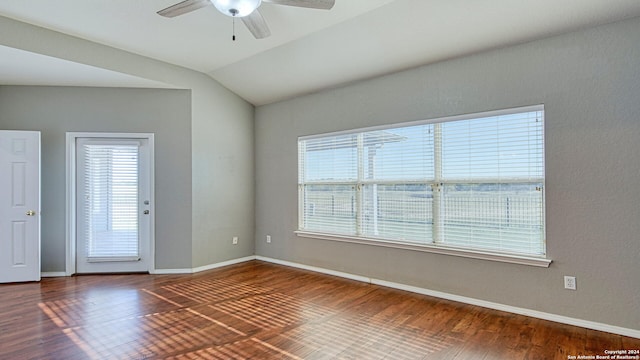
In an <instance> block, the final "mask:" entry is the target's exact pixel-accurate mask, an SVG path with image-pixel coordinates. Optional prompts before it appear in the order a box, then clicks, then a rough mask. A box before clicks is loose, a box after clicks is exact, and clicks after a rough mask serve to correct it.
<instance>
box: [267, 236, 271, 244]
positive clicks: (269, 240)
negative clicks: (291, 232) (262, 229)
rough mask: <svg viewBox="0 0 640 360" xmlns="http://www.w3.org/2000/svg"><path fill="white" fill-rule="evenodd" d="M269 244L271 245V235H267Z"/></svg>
mask: <svg viewBox="0 0 640 360" xmlns="http://www.w3.org/2000/svg"><path fill="white" fill-rule="evenodd" d="M267 243H271V235H267Z"/></svg>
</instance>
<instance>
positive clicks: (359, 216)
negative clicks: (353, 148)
mask: <svg viewBox="0 0 640 360" xmlns="http://www.w3.org/2000/svg"><path fill="white" fill-rule="evenodd" d="M357 152H358V165H357V166H358V179H357V180H356V235H358V236H360V235H362V234H363V233H364V231H363V229H362V227H363V222H364V221H363V217H364V205H363V203H364V201H363V195H362V189H363V181H364V133H359V134H358V140H357Z"/></svg>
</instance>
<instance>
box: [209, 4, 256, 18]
mask: <svg viewBox="0 0 640 360" xmlns="http://www.w3.org/2000/svg"><path fill="white" fill-rule="evenodd" d="M210 1H211V3H213V5H214V6H215V7H216V9H218V11H220V12H221V13H223V14H225V15H227V16H232V17H245V16H247V15H249V14H251V13H252V12H254V11H255V10H256V9H257V8H258V7H259V6H260V3H262V0H210Z"/></svg>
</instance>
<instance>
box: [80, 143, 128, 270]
mask: <svg viewBox="0 0 640 360" xmlns="http://www.w3.org/2000/svg"><path fill="white" fill-rule="evenodd" d="M138 147H139V146H138V144H131V145H114V144H109V145H102V144H85V145H83V147H82V151H83V153H84V154H83V155H84V159H85V161H84V169H83V171H84V174H85V176H84V184H83V189H84V194H83V195H84V201H85V204H84V206H83V209H84V212H85V214H84V216H85V219H87V220H88V221H87V226H86V227H85V231H86V234H85V239H86V249H87V259H88V260H89V261H109V259H118V260H122V259H127V258H131V259H137V258H138V257H139V244H138Z"/></svg>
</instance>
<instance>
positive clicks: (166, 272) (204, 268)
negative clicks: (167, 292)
mask: <svg viewBox="0 0 640 360" xmlns="http://www.w3.org/2000/svg"><path fill="white" fill-rule="evenodd" d="M255 259H256V257H255V256H253V255H251V256H246V257H243V258H238V259H232V260H227V261H223V262H219V263H215V264H209V265H205V266H199V267H197V268H192V269H190V268H185V269H155V270H152V271H150V272H149V273H151V274H154V275H169V274H194V273H198V272H201V271H207V270H212V269H217V268H220V267H223V266H229V265H234V264H239V263H243V262H247V261H251V260H255Z"/></svg>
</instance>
